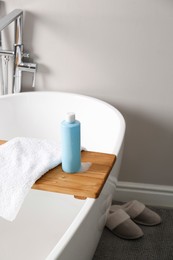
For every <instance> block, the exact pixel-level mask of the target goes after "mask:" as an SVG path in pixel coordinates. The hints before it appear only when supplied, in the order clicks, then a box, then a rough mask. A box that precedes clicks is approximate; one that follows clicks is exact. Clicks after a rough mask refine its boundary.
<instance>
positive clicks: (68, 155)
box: [61, 112, 81, 173]
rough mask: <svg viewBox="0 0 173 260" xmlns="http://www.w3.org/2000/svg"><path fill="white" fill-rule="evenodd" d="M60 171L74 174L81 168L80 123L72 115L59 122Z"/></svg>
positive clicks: (69, 114) (67, 115)
mask: <svg viewBox="0 0 173 260" xmlns="http://www.w3.org/2000/svg"><path fill="white" fill-rule="evenodd" d="M61 140H62V169H63V171H64V172H68V173H74V172H77V171H79V170H80V168H81V144H80V122H79V121H78V120H76V119H75V114H74V113H71V112H69V113H67V114H66V118H65V120H64V121H62V122H61Z"/></svg>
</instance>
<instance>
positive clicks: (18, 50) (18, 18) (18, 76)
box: [0, 9, 37, 94]
mask: <svg viewBox="0 0 173 260" xmlns="http://www.w3.org/2000/svg"><path fill="white" fill-rule="evenodd" d="M12 22H14V23H15V24H14V45H13V47H14V48H13V50H12V51H11V50H10V51H9V50H2V43H1V39H0V56H3V57H4V61H5V62H6V63H8V60H9V59H10V57H12V58H13V64H14V66H13V87H12V92H13V93H19V92H21V81H22V72H23V71H26V72H31V73H33V83H32V87H34V86H35V76H36V67H37V66H36V64H35V63H30V62H24V61H23V58H29V54H27V53H24V50H23V49H24V48H23V40H22V38H23V37H22V36H23V35H22V34H23V11H22V10H20V9H16V10H14V11H12V12H11V13H9V14H8V15H6V16H4V17H3V18H1V19H0V34H1V31H2V30H3V29H5V28H6V27H7V26H8V25H9V24H11V23H12ZM3 92H4V93H3V94H8V77H7V76H6V77H5V80H4V91H3Z"/></svg>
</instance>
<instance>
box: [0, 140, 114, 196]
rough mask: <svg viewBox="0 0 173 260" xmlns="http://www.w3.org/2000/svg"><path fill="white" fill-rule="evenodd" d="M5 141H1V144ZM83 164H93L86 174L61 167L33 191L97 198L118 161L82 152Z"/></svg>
mask: <svg viewBox="0 0 173 260" xmlns="http://www.w3.org/2000/svg"><path fill="white" fill-rule="evenodd" d="M3 143H5V141H2V140H0V144H3ZM81 160H82V162H91V166H90V168H89V169H88V170H87V171H86V172H77V173H73V174H69V173H65V172H63V170H62V167H61V165H58V166H57V167H55V168H54V169H52V170H50V171H48V172H47V173H45V174H44V175H43V176H42V177H41V178H40V179H39V180H37V181H36V182H35V184H34V185H33V186H32V189H36V190H44V191H50V192H58V193H64V194H71V195H74V197H75V198H79V199H85V198H87V197H89V198H97V197H98V196H99V194H100V192H101V190H102V188H103V186H104V184H105V182H106V180H107V178H108V176H109V173H110V171H111V169H112V167H113V165H114V163H115V161H116V156H115V155H114V154H106V153H98V152H89V151H82V153H81Z"/></svg>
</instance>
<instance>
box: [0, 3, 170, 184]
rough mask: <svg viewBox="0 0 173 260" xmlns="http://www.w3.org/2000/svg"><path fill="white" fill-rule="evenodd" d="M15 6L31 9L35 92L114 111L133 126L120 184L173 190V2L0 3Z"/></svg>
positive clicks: (29, 43) (27, 31)
mask: <svg viewBox="0 0 173 260" xmlns="http://www.w3.org/2000/svg"><path fill="white" fill-rule="evenodd" d="M15 8H21V9H23V10H24V11H25V24H24V43H25V49H27V50H29V51H30V52H31V53H32V57H33V59H34V61H35V62H37V63H38V65H39V68H38V73H37V87H36V89H37V90H59V91H70V92H77V93H82V94H86V95H91V96H94V97H97V98H100V99H103V100H105V101H107V102H109V103H111V104H112V105H114V106H116V107H117V108H118V109H119V110H120V111H121V112H122V114H123V115H124V117H125V120H126V123H127V131H126V139H125V152H124V160H123V165H122V170H121V174H120V177H119V180H121V181H131V182H141V183H153V184H163V185H173V101H172V99H173V47H172V46H173V1H172V0H87V1H82V0H49V1H46V0H45V1H41V0H37V1H36V0H30V1H28V0H15V1H14V0H7V1H5V2H1V13H4V12H5V13H7V12H10V11H12V10H13V9H15ZM26 81H27V82H29V79H27V80H26ZM26 85H28V83H27V84H26V83H25V84H24V87H23V90H27V89H28V87H27V86H26Z"/></svg>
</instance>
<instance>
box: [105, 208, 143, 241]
mask: <svg viewBox="0 0 173 260" xmlns="http://www.w3.org/2000/svg"><path fill="white" fill-rule="evenodd" d="M106 227H107V228H108V229H109V230H110V231H111V232H112V233H113V234H114V235H116V236H118V237H120V238H124V239H137V238H140V237H142V236H143V235H144V234H143V232H142V230H141V229H140V227H138V226H137V225H136V224H135V223H134V222H133V221H132V220H131V219H130V216H129V215H128V214H127V213H126V212H125V211H124V210H122V209H117V210H116V211H115V212H113V213H111V214H109V215H108V218H107V221H106Z"/></svg>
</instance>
